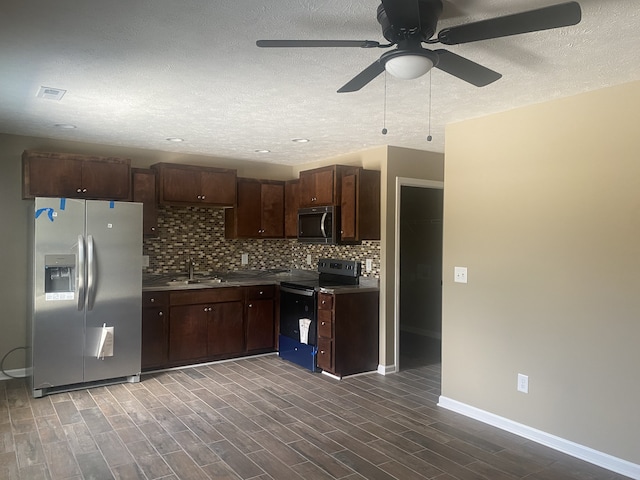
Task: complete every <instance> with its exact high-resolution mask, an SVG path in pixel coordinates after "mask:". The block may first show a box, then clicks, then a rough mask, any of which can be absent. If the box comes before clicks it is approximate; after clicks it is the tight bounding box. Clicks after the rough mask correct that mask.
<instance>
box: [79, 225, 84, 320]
mask: <svg viewBox="0 0 640 480" xmlns="http://www.w3.org/2000/svg"><path fill="white" fill-rule="evenodd" d="M85 261H86V255H85V249H84V237H83V236H82V235H78V310H82V309H83V308H84V297H85V293H86V285H85V272H86V270H85Z"/></svg>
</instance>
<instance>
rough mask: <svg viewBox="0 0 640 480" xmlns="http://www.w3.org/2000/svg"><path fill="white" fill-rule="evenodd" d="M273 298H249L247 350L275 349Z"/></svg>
mask: <svg viewBox="0 0 640 480" xmlns="http://www.w3.org/2000/svg"><path fill="white" fill-rule="evenodd" d="M273 311H274V310H273V300H272V299H263V300H249V302H248V304H247V350H249V351H251V350H263V349H273V348H274V346H275V322H274V313H273Z"/></svg>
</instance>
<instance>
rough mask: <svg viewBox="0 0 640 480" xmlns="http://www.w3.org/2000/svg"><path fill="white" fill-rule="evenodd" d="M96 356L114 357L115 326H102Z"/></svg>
mask: <svg viewBox="0 0 640 480" xmlns="http://www.w3.org/2000/svg"><path fill="white" fill-rule="evenodd" d="M101 330H102V331H101V332H100V343H99V344H98V352H97V353H96V358H104V357H113V327H107V326H106V325H103V326H102V329H101Z"/></svg>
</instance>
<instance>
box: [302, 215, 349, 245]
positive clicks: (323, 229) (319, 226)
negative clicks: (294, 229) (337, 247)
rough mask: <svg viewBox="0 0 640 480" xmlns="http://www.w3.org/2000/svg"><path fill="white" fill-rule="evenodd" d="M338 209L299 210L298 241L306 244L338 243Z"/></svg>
mask: <svg viewBox="0 0 640 480" xmlns="http://www.w3.org/2000/svg"><path fill="white" fill-rule="evenodd" d="M338 218H339V216H338V208H337V207H333V206H327V207H311V208H301V209H300V210H298V241H299V242H304V243H324V244H332V243H338V236H337V235H338V232H339V231H340V230H339V229H338Z"/></svg>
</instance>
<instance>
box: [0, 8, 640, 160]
mask: <svg viewBox="0 0 640 480" xmlns="http://www.w3.org/2000/svg"><path fill="white" fill-rule="evenodd" d="M560 1H561V0H557V1H554V0H483V1H480V0H450V1H449V2H448V5H447V6H446V10H445V15H444V17H445V18H441V20H440V22H439V29H440V28H443V27H445V26H452V25H457V24H460V23H466V22H469V21H476V20H481V19H484V18H489V17H494V16H499V15H504V14H509V13H515V12H519V11H523V10H530V9H533V8H538V7H541V6H546V5H550V4H553V3H560ZM378 4H379V0H359V1H355V0H350V1H347V0H322V1H314V0H263V1H257V0H233V1H221V0H219V1H213V0H183V1H175V0H109V1H97V0H57V1H56V2H52V1H50V0H3V2H2V9H1V11H0V132H3V133H9V134H18V135H30V136H37V137H47V138H56V139H65V140H75V141H82V142H91V143H99V144H107V145H117V146H125V147H137V148H145V149H153V150H164V151H171V152H177V153H193V154H202V155H211V156H215V157H222V158H237V159H244V160H255V161H264V162H273V163H279V164H291V165H293V164H300V163H306V162H310V161H313V160H318V159H323V158H329V157H332V156H335V155H339V154H343V153H348V152H352V151H357V150H362V149H365V148H369V147H374V146H378V145H382V144H390V145H396V146H403V147H409V148H416V149H422V150H430V151H437V152H442V151H443V150H444V132H445V125H446V124H448V123H451V122H456V121H460V120H464V119H468V118H472V117H477V116H482V115H486V114H489V113H494V112H499V111H504V110H508V109H511V108H514V107H517V106H520V105H525V104H531V103H537V102H542V101H546V100H550V99H554V98H559V97H564V96H568V95H574V94H577V93H581V92H584V91H589V90H595V89H599V88H602V87H607V86H610V85H616V84H620V83H625V82H629V81H634V80H639V79H640V55H639V54H638V49H639V47H640V8H638V7H639V2H638V0H602V1H599V0H582V1H580V4H581V6H582V12H583V18H582V22H581V23H580V24H578V25H577V26H574V27H567V28H562V29H557V30H551V31H545V32H536V33H532V34H526V35H521V36H518V37H508V38H501V39H495V40H488V41H483V42H477V43H473V44H466V45H458V46H453V47H447V49H449V50H451V51H452V52H455V53H457V54H459V55H462V56H465V57H467V58H469V59H471V60H473V61H475V62H478V63H480V64H482V65H485V66H487V67H489V68H491V69H493V70H496V71H498V72H500V73H502V75H503V77H502V79H500V80H498V81H497V82H495V83H493V84H491V85H489V86H487V87H484V88H477V87H474V86H471V85H469V84H467V83H465V82H463V81H461V80H459V79H457V78H455V77H452V76H449V75H447V74H445V73H444V72H442V71H439V70H433V71H432V73H430V74H427V75H425V76H424V77H422V78H420V79H418V80H405V81H401V80H397V79H394V78H392V77H390V76H386V122H385V119H384V111H385V101H384V99H385V75H384V74H383V75H380V76H379V77H378V78H376V79H375V80H374V81H373V82H371V83H370V84H369V85H367V86H366V87H365V88H363V89H362V90H361V91H359V92H356V93H343V94H338V93H336V90H337V89H338V88H339V87H341V86H342V85H343V84H344V83H346V82H347V81H348V80H350V79H351V78H352V77H353V76H355V75H356V74H357V73H358V72H360V71H361V70H362V69H364V68H365V67H366V66H368V65H369V64H370V63H371V62H373V61H374V60H375V59H376V58H378V56H379V55H380V54H381V53H383V52H384V51H386V50H382V49H358V48H342V49H333V48H322V49H318V48H306V49H300V48H298V49H260V48H257V47H256V46H255V41H256V40H258V39H339V40H343V39H349V40H351V39H354V40H377V41H380V42H381V43H384V42H385V39H384V38H383V37H382V33H381V29H380V25H379V24H378V22H377V21H376V16H375V13H376V7H377V6H378ZM436 48H440V47H438V46H436ZM430 80H431V121H430V120H429V82H430ZM41 86H45V87H54V88H60V89H64V90H67V92H66V94H65V95H64V97H63V98H62V100H60V101H54V100H47V99H42V98H37V97H36V94H37V92H38V89H39V88H40V87H41ZM383 122H385V123H386V128H387V129H388V134H387V135H386V136H385V135H382V133H381V129H382V127H383ZM429 123H431V135H432V136H433V140H432V141H431V142H428V141H427V139H426V137H427V134H428V132H429ZM55 124H73V125H76V126H77V128H76V129H73V130H68V129H61V128H56V127H54V125H55ZM167 137H181V138H184V140H185V141H184V142H182V143H171V142H168V141H167V140H166V138H167ZM300 137H302V138H308V139H309V140H310V141H309V143H305V144H301V143H295V142H292V139H293V138H300ZM258 149H268V150H270V151H271V152H270V153H256V152H255V150H258Z"/></svg>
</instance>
